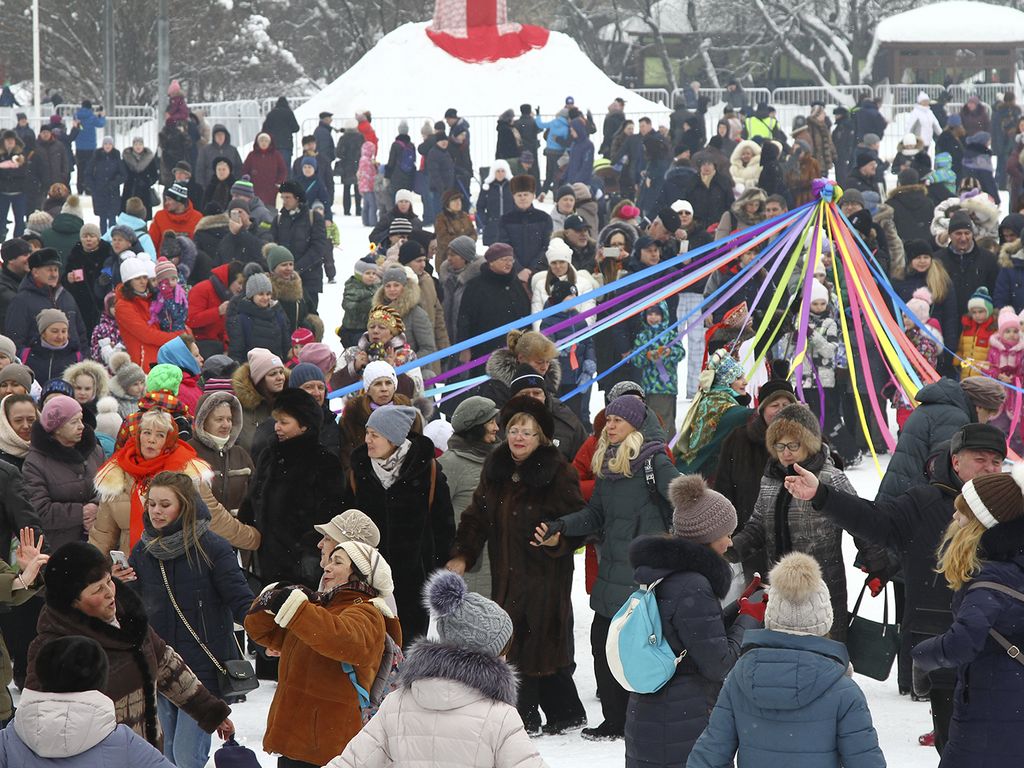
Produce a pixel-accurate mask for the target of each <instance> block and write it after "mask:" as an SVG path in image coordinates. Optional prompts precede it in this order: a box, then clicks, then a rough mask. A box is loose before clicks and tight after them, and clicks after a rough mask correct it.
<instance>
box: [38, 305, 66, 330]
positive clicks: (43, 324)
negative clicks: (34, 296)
mask: <svg viewBox="0 0 1024 768" xmlns="http://www.w3.org/2000/svg"><path fill="white" fill-rule="evenodd" d="M54 323H64V325H69V323H68V316H67V315H65V314H64V313H63V312H61V311H60V310H59V309H53V308H52V307H51V308H49V309H44V310H42V311H41V312H40V313H39V314H38V315H36V328H37V329H38V331H39V333H42V332H43V331H45V330H46V329H47V328H49V327H50V326H51V325H53V324H54Z"/></svg>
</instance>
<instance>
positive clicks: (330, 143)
mask: <svg viewBox="0 0 1024 768" xmlns="http://www.w3.org/2000/svg"><path fill="white" fill-rule="evenodd" d="M333 119H334V116H333V115H332V114H331V113H330V112H321V113H320V122H319V123H317V125H316V128H314V129H313V138H314V139H315V140H316V160H317V167H319V166H321V165H322V166H325V167H327V168H330V167H331V163H332V162H334V137H333V136H332V135H331V121H332V120H333ZM290 163H291V158H290V157H289V158H287V159H286V165H287V164H290ZM323 180H324V179H323V178H322V177H321V179H320V181H321V182H323ZM324 191H325V192H326V193H327V202H326V207H327V208H330V207H331V206H332V205H334V176H333V175H331V176H328V177H327V184H326V185H325V186H324ZM359 210H360V207H359V206H358V205H357V206H356V215H357V216H358V215H359ZM345 213H346V214H348V205H346V206H345Z"/></svg>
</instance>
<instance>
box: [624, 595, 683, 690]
mask: <svg viewBox="0 0 1024 768" xmlns="http://www.w3.org/2000/svg"><path fill="white" fill-rule="evenodd" d="M661 581H662V580H661V579H658V580H657V581H654V582H653V583H651V584H641V585H640V588H639V589H637V590H636V591H635V592H633V594H632V595H630V596H629V597H628V598H627V600H626V602H625V603H624V604H623V606H622V607H621V608H620V609H619V611H618V613H616V614H615V616H614V618H612V623H611V626H610V627H609V629H608V641H607V644H606V645H605V652H606V654H607V657H608V667H609V669H610V670H611V673H612V675H613V676H614V677H615V679H616V680H617V681H618V682H619V685H621V686H622V687H623V688H625V689H626V690H627V691H632V692H633V693H654V692H655V691H658V690H661V688H662V687H664V685H665V683H667V682H668V681H669V680H671V679H672V677H673V676H674V675H675V673H676V667H677V666H678V664H679V662H680V661H682V660H683V657H685V656H686V650H685V649H684V650H683V652H682V653H681V654H679V655H678V656H676V655H675V654H674V653H673V652H672V648H671V647H670V646H669V644H668V641H667V640H666V639H665V636H664V634H663V633H662V631H661V612H660V611H659V610H658V599H657V597H655V594H654V589H655V588H656V587H657V586H658V585H659V584H661Z"/></svg>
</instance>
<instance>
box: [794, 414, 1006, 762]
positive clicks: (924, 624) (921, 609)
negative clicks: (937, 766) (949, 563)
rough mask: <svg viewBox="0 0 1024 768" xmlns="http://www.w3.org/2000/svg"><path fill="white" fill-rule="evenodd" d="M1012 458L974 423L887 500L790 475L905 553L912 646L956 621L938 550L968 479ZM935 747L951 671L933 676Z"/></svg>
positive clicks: (818, 504) (858, 530) (841, 520)
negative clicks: (922, 479)
mask: <svg viewBox="0 0 1024 768" xmlns="http://www.w3.org/2000/svg"><path fill="white" fill-rule="evenodd" d="M1005 458H1006V436H1005V435H1004V434H1003V433H1002V432H1000V431H999V430H998V429H996V428H995V427H992V426H989V425H987V424H968V425H967V426H965V427H963V428H961V429H960V430H959V431H958V432H957V433H956V434H954V435H953V438H952V439H951V440H950V441H949V443H947V444H944V445H943V446H942V447H941V448H940V449H939V450H937V451H936V452H935V453H934V454H933V455H932V456H931V457H929V459H928V461H927V464H926V465H925V466H924V467H922V469H923V470H924V472H925V473H927V477H928V482H927V484H926V485H918V486H915V487H913V488H911V489H910V490H908V491H906V492H905V493H903V494H901V495H899V496H898V497H896V498H894V499H892V500H890V501H886V502H875V503H872V502H870V501H864V500H863V499H859V498H857V497H856V496H851V495H850V494H847V493H843V492H842V491H837V490H836V489H834V488H829V487H827V486H826V485H825V484H824V483H819V482H818V479H817V478H816V477H815V476H814V475H812V474H811V473H809V472H806V471H804V470H802V469H797V470H796V471H797V473H798V474H797V476H794V477H792V478H787V479H786V490H788V491H789V492H790V493H791V494H792V495H793V496H794V498H797V499H803V500H811V501H812V503H813V505H814V508H815V509H817V510H819V511H821V512H823V513H824V514H825V515H826V516H828V517H829V518H830V519H831V520H832V521H833V522H835V523H837V524H838V525H840V526H841V527H842V528H843V529H844V530H846V531H847V532H849V533H850V534H851V535H853V536H856V537H862V538H864V539H866V540H868V541H871V542H873V543H876V544H882V545H885V546H886V547H888V548H889V549H892V550H894V551H895V552H897V553H898V554H899V558H900V563H901V565H902V569H903V575H904V584H905V588H906V609H905V616H904V619H903V631H904V632H908V631H909V632H910V635H911V643H912V644H913V645H917V644H918V643H919V642H921V641H922V640H925V639H926V638H929V637H934V636H936V635H941V634H943V633H945V632H946V631H947V630H948V629H949V627H950V625H951V624H952V622H953V614H952V611H951V610H950V602H951V600H952V598H953V593H952V592H951V591H950V589H949V586H948V585H947V584H946V581H945V579H943V578H942V577H941V575H938V576H937V575H936V573H935V568H936V561H935V552H936V550H937V549H938V546H939V543H940V542H941V541H942V537H943V534H944V533H945V532H946V529H947V528H948V527H949V523H950V521H951V520H952V519H953V511H954V505H953V503H954V501H955V500H956V497H957V496H959V495H960V492H961V489H962V488H963V485H964V483H966V482H967V481H968V480H973V479H974V478H976V477H979V476H980V475H984V474H994V473H998V472H999V471H1000V468H1001V465H1002V463H1003V460H1004V459H1005ZM929 678H930V682H931V691H930V692H929V697H930V698H931V704H932V723H933V724H934V726H935V748H936V749H937V750H938V751H939V753H940V754H941V752H942V748H943V747H944V746H945V744H946V741H947V740H948V737H949V720H950V717H951V716H952V714H953V688H954V685H955V683H956V677H955V675H954V674H953V673H952V671H950V670H943V671H935V672H931V673H930V675H929Z"/></svg>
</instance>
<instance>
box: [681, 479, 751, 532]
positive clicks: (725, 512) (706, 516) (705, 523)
mask: <svg viewBox="0 0 1024 768" xmlns="http://www.w3.org/2000/svg"><path fill="white" fill-rule="evenodd" d="M668 496H669V500H670V501H671V502H672V533H673V534H675V535H676V536H681V537H682V538H684V539H688V540H689V541H693V542H696V543H697V544H710V543H711V542H713V541H718V539H720V538H722V537H723V536H728V535H730V534H731V533H732V532H733V531H735V530H736V525H737V524H738V518H737V517H736V508H735V507H734V506H733V505H732V502H731V501H729V500H728V499H727V498H725V496H723V495H722V494H720V493H718V491H713V490H711V489H710V488H708V484H707V483H706V482H704V478H703V477H701V476H700V475H680V476H679V477H677V478H675V479H674V480H673V481H672V482H671V483H669V486H668Z"/></svg>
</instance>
